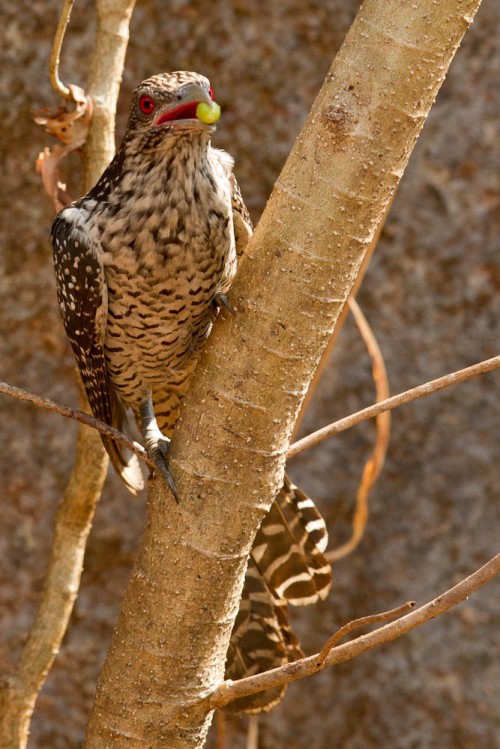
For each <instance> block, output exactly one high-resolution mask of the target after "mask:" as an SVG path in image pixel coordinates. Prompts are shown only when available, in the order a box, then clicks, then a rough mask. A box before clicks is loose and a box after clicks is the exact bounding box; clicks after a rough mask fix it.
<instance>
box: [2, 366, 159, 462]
mask: <svg viewBox="0 0 500 749" xmlns="http://www.w3.org/2000/svg"><path fill="white" fill-rule="evenodd" d="M0 393H3V394H4V395H10V396H11V397H12V398H18V399H19V400H23V401H27V402H28V403H33V404H34V405H35V406H40V408H46V409H47V410H48V411H53V412H54V413H56V414H59V415H60V416H65V417H66V418H68V419H74V420H75V421H79V422H80V423H81V424H85V426H88V427H91V428H92V429H96V430H97V431H98V432H100V433H101V434H105V435H106V436H107V437H111V439H114V440H116V441H117V442H120V443H121V444H122V445H125V447H127V448H128V449H129V450H131V452H133V453H135V454H136V455H137V457H138V458H140V459H141V460H143V461H144V462H145V463H147V464H148V465H149V466H151V468H154V467H155V465H154V463H153V461H152V460H150V459H149V457H148V454H147V452H146V450H145V449H144V448H143V446H142V445H140V444H139V443H138V442H136V441H135V440H132V439H130V437H127V435H126V434H124V433H123V432H120V430H119V429H115V428H114V427H111V426H109V424H105V423H104V422H103V421H99V419H96V418H95V417H94V416H90V415H89V414H87V413H85V411H80V410H78V409H76V408H70V407H69V406H64V405H62V404H61V403H56V402H55V401H53V400H51V399H50V398H44V397H42V396H41V395H34V394H33V393H29V392H28V391H27V390H23V388H19V387H15V386H14V385H9V384H8V383H7V382H1V381H0Z"/></svg>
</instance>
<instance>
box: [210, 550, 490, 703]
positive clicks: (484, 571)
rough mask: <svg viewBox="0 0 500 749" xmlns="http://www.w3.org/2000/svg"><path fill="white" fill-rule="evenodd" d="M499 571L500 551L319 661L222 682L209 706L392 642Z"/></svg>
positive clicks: (316, 658) (316, 657) (305, 660)
mask: <svg viewBox="0 0 500 749" xmlns="http://www.w3.org/2000/svg"><path fill="white" fill-rule="evenodd" d="M499 572H500V554H497V555H496V556H495V557H493V559H490V561H489V562H487V563H486V564H485V565H483V566H482V567H481V568H480V569H478V570H476V572H474V573H473V574H472V575H470V576H469V577H467V578H465V579H464V580H461V581H460V582H459V583H458V584H457V585H455V586H454V587H453V588H450V589H449V590H447V591H446V592H445V593H443V594H442V595H440V596H438V597H437V598H434V599H433V600H432V601H430V602H429V603H426V604H425V605H424V606H420V607H419V608H418V609H416V610H415V611H412V612H411V613H409V614H406V616H403V617H401V618H400V619H397V620H396V621H395V622H390V623H389V624H386V625H384V626H383V627H380V628H379V629H376V630H375V631H373V632H369V633H367V634H364V635H361V636H360V637H357V638H356V639H355V640H351V641H349V642H346V643H344V644H343V645H338V646H337V647H335V648H333V649H332V650H330V652H329V654H328V655H327V657H326V659H325V660H324V661H323V662H322V663H321V662H320V661H319V658H320V654H319V653H316V654H315V655H311V656H309V657H307V658H301V659H300V660H298V661H295V662H293V663H287V664H285V665H284V666H281V667H280V668H274V669H272V670H271V671H266V672H265V673H263V674H256V675H255V676H248V677H246V678H245V679H240V680H239V681H230V680H228V681H225V682H223V683H222V684H221V685H220V686H219V687H218V689H216V690H215V692H214V693H213V694H212V695H211V696H210V697H208V698H207V699H206V703H207V708H208V709H212V708H220V707H223V706H224V705H227V704H228V703H229V702H233V701H234V700H237V699H241V698H242V697H248V696H249V695H251V694H255V693H256V692H262V691H264V690H265V689H275V688H276V687H281V686H284V685H285V684H289V683H290V682H292V681H297V680H298V679H303V678H304V677H305V676H311V675H312V674H315V673H317V672H318V671H322V670H323V669H325V668H328V667H330V666H336V665H337V664H339V663H345V662H346V661H349V660H351V659H352V658H355V657H356V656H358V655H361V654H362V653H366V652H367V651H369V650H373V649H374V648H377V647H379V646H380V645H383V644H385V643H387V642H391V641H392V640H395V639H396V638H397V637H401V635H404V634H406V633H407V632H410V631H411V630H412V629H415V628H416V627H418V626H420V625H421V624H424V623H425V622H428V621H430V620H431V619H434V618H435V617H436V616H439V615H440V614H443V613H444V612H445V611H448V609H451V608H452V607H453V606H456V605H457V604H459V603H461V602H462V601H464V600H465V599H466V598H468V596H470V595H471V594H472V593H474V591H476V590H478V588H480V587H482V586H483V585H485V584H486V583H487V582H489V581H490V580H491V579H492V578H493V577H495V575H498V573H499Z"/></svg>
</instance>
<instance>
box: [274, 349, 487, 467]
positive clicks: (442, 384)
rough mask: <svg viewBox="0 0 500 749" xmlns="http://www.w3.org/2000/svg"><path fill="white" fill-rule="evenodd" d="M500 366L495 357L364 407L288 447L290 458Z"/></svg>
mask: <svg viewBox="0 0 500 749" xmlns="http://www.w3.org/2000/svg"><path fill="white" fill-rule="evenodd" d="M498 367H500V356H494V357H493V358H491V359H485V360H484V361H482V362H479V363H478V364H473V365H472V366H470V367H465V369H459V370H457V371H456V372H450V374H447V375H444V376H443V377H438V378H437V379H436V380H430V381H429V382H424V383H423V384H422V385H417V387H414V388H411V390H405V392H404V393H398V395H393V396H392V397H391V398H387V399H386V400H383V401H381V402H380V403H375V404H374V405H373V406H368V408H363V409H362V410H361V411H357V412H356V413H355V414H351V416H346V417H345V418H343V419H339V420H338V421H335V422H334V423H333V424H328V426H326V427H323V428H322V429H318V430H317V431H316V432H313V433H312V434H308V435H307V437H303V438H302V439H300V440H297V442H294V443H293V445H290V447H289V448H288V453H287V457H288V459H290V458H293V457H295V456H296V455H298V454H299V453H301V452H304V450H308V449H309V448H310V447H313V446H314V445H319V443H320V442H322V441H323V440H326V439H328V438H329V437H334V436H335V435H336V434H339V433H340V432H344V431H345V430H346V429H350V428H351V427H353V426H356V424H360V423H361V422H362V421H367V420H368V419H373V418H374V417H375V416H378V414H381V413H383V412H384V411H392V410H393V409H395V408H398V406H403V405H405V404H406V403H411V402H412V401H414V400H417V398H421V397H422V396H423V395H431V393H437V392H438V390H443V389H444V388H447V387H450V386H451V385H456V384H457V383H459V382H464V381H465V380H470V379H471V378H472V377H477V376H478V375H482V374H486V373H487V372H492V371H493V370H494V369H497V368H498Z"/></svg>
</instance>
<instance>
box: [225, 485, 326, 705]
mask: <svg viewBox="0 0 500 749" xmlns="http://www.w3.org/2000/svg"><path fill="white" fill-rule="evenodd" d="M327 543H328V533H327V529H326V525H325V521H324V520H323V518H322V517H321V515H320V513H319V512H318V510H317V508H316V506H315V505H314V503H313V501H312V500H311V499H309V497H307V496H306V495H305V494H304V493H303V492H301V491H300V489H298V488H297V487H296V486H295V485H294V484H292V482H291V481H290V479H289V478H288V476H285V481H284V484H283V487H282V489H281V490H280V492H279V494H278V496H277V497H276V500H275V502H274V503H273V505H272V507H271V510H270V511H269V513H268V515H267V516H266V517H265V518H264V520H263V522H262V525H261V527H260V529H259V531H258V533H257V535H256V537H255V541H254V545H253V547H252V551H251V555H250V559H249V563H248V569H247V574H246V578H245V584H244V587H243V594H242V600H241V603H240V609H239V612H238V616H237V618H236V621H235V624H234V627H233V632H232V635H231V642H230V645H229V649H228V656H227V661H226V678H228V679H233V680H237V679H241V678H243V677H245V676H250V675H252V674H256V673H261V672H264V671H268V670H269V669H271V668H276V667H278V666H281V665H283V664H284V663H288V662H290V661H294V660H296V659H297V658H300V657H301V656H302V650H301V649H300V644H299V641H298V640H297V638H296V637H295V635H294V634H293V632H292V630H291V628H290V625H289V622H288V604H289V603H291V604H293V605H295V606H306V605H308V604H312V603H316V602H317V601H320V600H324V599H325V598H326V596H327V595H328V591H329V590H330V585H331V582H332V571H331V567H330V564H329V563H328V562H327V560H326V558H325V556H324V554H323V552H324V551H325V549H326V546H327ZM284 691H285V687H283V688H278V689H270V690H267V691H265V692H260V693H257V694H255V695H251V696H249V697H245V698H242V699H240V700H236V701H234V702H232V703H230V704H229V705H228V708H227V709H229V710H231V711H238V712H246V713H259V712H262V711H266V710H270V709H271V708H273V707H274V706H275V705H276V704H277V703H278V702H279V701H280V700H281V698H282V696H283V694H284Z"/></svg>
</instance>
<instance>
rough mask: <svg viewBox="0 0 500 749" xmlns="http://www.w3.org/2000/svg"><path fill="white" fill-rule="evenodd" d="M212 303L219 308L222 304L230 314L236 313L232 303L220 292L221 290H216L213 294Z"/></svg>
mask: <svg viewBox="0 0 500 749" xmlns="http://www.w3.org/2000/svg"><path fill="white" fill-rule="evenodd" d="M214 304H215V306H216V307H219V309H220V308H221V307H223V306H224V307H225V308H226V309H227V311H228V312H229V313H230V314H231V315H235V314H236V310H235V309H234V307H233V305H232V304H231V302H230V301H229V299H228V298H227V296H226V295H225V294H223V293H222V291H218V292H217V294H216V295H215V296H214Z"/></svg>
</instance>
